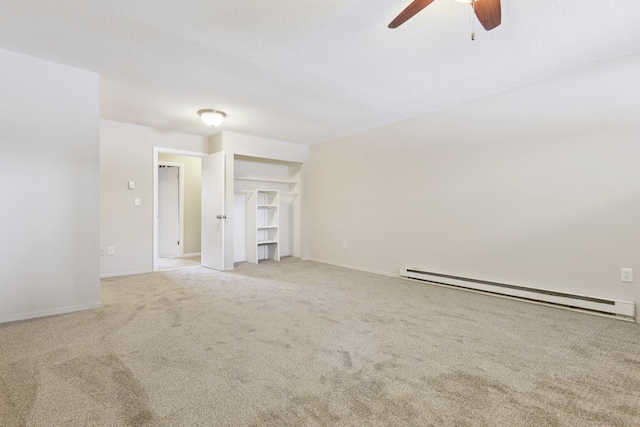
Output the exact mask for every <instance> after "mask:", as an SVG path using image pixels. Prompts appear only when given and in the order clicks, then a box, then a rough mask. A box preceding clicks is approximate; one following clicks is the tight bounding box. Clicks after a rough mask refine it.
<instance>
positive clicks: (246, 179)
mask: <svg viewBox="0 0 640 427" xmlns="http://www.w3.org/2000/svg"><path fill="white" fill-rule="evenodd" d="M234 179H235V180H236V181H254V182H271V183H274V184H289V185H296V184H297V183H298V182H297V181H285V180H283V179H269V178H251V177H248V176H236V177H235V178H234Z"/></svg>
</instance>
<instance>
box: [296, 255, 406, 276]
mask: <svg viewBox="0 0 640 427" xmlns="http://www.w3.org/2000/svg"><path fill="white" fill-rule="evenodd" d="M308 260H309V261H313V262H319V263H320V264H328V265H334V266H336V267H342V268H348V269H349V270H357V271H364V272H365V273H373V274H380V275H382V276H388V277H395V278H400V274H394V273H389V272H386V271H380V270H372V269H370V268H361V267H355V266H353V265H347V264H340V263H337V262H331V261H325V260H322V259H316V258H308Z"/></svg>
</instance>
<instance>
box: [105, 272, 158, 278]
mask: <svg viewBox="0 0 640 427" xmlns="http://www.w3.org/2000/svg"><path fill="white" fill-rule="evenodd" d="M147 273H153V270H141V271H127V272H124V273H113V274H101V275H100V278H101V279H106V278H109V277H121V276H133V275H135V274H147Z"/></svg>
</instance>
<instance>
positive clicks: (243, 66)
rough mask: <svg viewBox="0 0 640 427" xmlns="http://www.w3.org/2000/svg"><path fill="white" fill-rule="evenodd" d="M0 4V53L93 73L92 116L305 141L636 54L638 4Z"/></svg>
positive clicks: (316, 0)
mask: <svg viewBox="0 0 640 427" xmlns="http://www.w3.org/2000/svg"><path fill="white" fill-rule="evenodd" d="M410 1H411V0H305V1H299V0H276V1H263V0H224V1H223V0H218V1H215V0H213V1H212V0H206V1H205V0H191V1H189V2H184V1H177V0H164V1H161V2H159V1H157V0H153V1H152V0H136V1H132V2H129V1H122V0H118V1H116V0H102V1H81V0H57V1H51V0H0V48H2V49H9V50H12V51H15V52H19V53H24V54H27V55H31V56H35V57H38V58H43V59H47V60H50V61H54V62H57V63H61V64H66V65H70V66H73V67H78V68H82V69H85V70H90V71H94V72H97V73H99V74H100V82H101V89H100V91H101V92H100V94H101V116H102V118H105V119H109V120H116V121H122V122H129V123H136V124H141V125H147V126H152V127H155V128H158V129H161V130H166V131H177V132H185V133H191V134H198V135H211V134H213V133H215V132H216V131H217V130H215V129H211V128H208V127H206V126H205V125H204V124H202V123H201V122H200V121H199V118H198V116H197V115H196V111H197V110H199V109H201V108H216V109H221V110H224V111H226V112H227V114H228V118H227V120H226V121H225V123H224V124H223V125H222V127H221V128H218V129H222V130H230V131H235V132H241V133H246V134H251V135H256V136H262V137H267V138H273V139H279V140H284V141H290V142H296V143H302V144H314V143H318V142H322V141H326V140H329V139H334V138H337V137H340V136H345V135H349V134H353V133H356V132H360V131H363V130H367V129H371V128H374V127H377V126H381V125H384V124H387V123H391V122H395V121H398V120H401V119H405V118H409V117H413V116H416V115H419V114H423V113H427V112H430V111H433V110H437V109H441V108H445V107H448V106H451V105H454V104H458V103H461V102H465V101H468V100H471V99H475V98H478V97H481V96H485V95H488V94H492V93H496V92H499V91H502V90H505V89H508V88H512V87H515V86H520V85H523V84H526V83H529V82H533V81H536V80H540V79H542V78H545V77H548V76H552V75H556V74H560V73H564V72H568V71H572V70H575V69H579V68H582V67H585V66H587V65H589V64H592V63H595V62H601V61H604V60H607V59H611V58H615V57H620V56H624V55H628V54H632V53H637V52H640V1H637V0H632V1H630V0H607V1H602V0H563V1H558V0H529V1H525V0H502V15H503V16H502V25H501V26H500V27H498V28H496V29H495V30H493V31H491V32H485V31H484V30H483V29H482V27H481V26H480V25H479V23H478V22H477V21H476V22H475V28H476V33H477V37H476V40H475V41H473V42H472V41H471V40H470V32H471V22H472V20H471V19H470V13H469V12H470V11H469V9H470V8H469V6H468V5H464V4H461V3H457V2H455V1H453V0H436V1H435V2H434V3H433V4H431V5H430V6H429V7H428V8H426V9H424V10H423V11H422V12H420V13H419V14H418V15H417V16H415V17H414V18H413V19H411V20H410V21H408V22H407V23H405V24H404V25H402V26H401V27H400V28H398V29H395V30H390V29H388V28H387V24H388V23H389V22H390V21H391V20H392V19H393V18H394V17H395V16H396V15H397V14H398V13H400V12H401V11H402V10H403V9H404V8H405V7H406V6H407V5H408V4H409V3H410Z"/></svg>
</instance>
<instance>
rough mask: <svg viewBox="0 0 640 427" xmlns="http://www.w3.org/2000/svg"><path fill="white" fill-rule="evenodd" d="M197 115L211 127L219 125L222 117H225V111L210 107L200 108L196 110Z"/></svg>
mask: <svg viewBox="0 0 640 427" xmlns="http://www.w3.org/2000/svg"><path fill="white" fill-rule="evenodd" d="M198 115H199V116H200V118H201V119H202V121H203V122H204V124H205V125H207V126H211V127H212V128H214V127H216V126H220V125H221V124H222V121H223V120H224V118H225V117H227V113H225V112H224V111H219V110H211V109H205V110H200V111H198Z"/></svg>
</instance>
